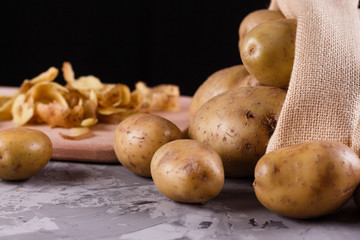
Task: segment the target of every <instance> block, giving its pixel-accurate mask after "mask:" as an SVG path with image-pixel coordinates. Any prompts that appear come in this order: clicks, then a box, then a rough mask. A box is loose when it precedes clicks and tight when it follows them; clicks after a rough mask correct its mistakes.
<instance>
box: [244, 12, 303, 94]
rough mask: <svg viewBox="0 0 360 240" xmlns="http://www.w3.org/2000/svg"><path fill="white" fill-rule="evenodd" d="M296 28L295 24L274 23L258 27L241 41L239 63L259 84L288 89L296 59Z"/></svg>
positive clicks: (285, 21) (283, 20)
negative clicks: (240, 61)
mask: <svg viewBox="0 0 360 240" xmlns="http://www.w3.org/2000/svg"><path fill="white" fill-rule="evenodd" d="M296 28H297V24H296V20H293V19H278V20H273V21H269V22H265V23H262V24H259V25H257V26H256V27H254V28H253V29H252V30H251V31H249V32H248V33H247V34H246V36H245V37H244V39H243V40H242V41H241V43H240V56H241V60H242V62H243V64H244V65H245V67H246V69H247V70H248V72H249V73H250V74H251V75H252V76H254V77H255V78H256V79H257V80H258V81H259V82H260V83H261V84H263V85H266V86H273V87H279V88H284V89H286V88H287V87H288V85H289V81H290V76H291V72H292V68H293V63H294V56H295V38H296Z"/></svg>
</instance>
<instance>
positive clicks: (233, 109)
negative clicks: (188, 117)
mask: <svg viewBox="0 0 360 240" xmlns="http://www.w3.org/2000/svg"><path fill="white" fill-rule="evenodd" d="M285 95H286V91H285V90H283V89H280V88H274V87H267V86H256V87H239V88H236V89H233V90H230V91H227V92H225V93H223V94H220V95H217V96H215V97H214V98H212V99H210V100H209V101H208V102H206V103H205V104H204V105H202V107H201V108H200V109H199V111H198V112H197V113H196V114H195V116H194V118H193V119H192V121H191V122H190V126H189V137H190V138H192V139H196V140H198V141H200V142H203V143H205V144H206V145H208V146H210V147H212V148H213V149H214V150H215V151H216V152H217V153H219V155H220V156H221V158H222V161H223V165H224V170H225V176H226V177H247V176H253V173H254V168H255V165H256V163H257V161H258V160H259V159H260V158H261V157H262V156H263V155H264V154H265V150H266V146H267V143H268V141H269V138H270V136H271V135H272V133H273V131H274V129H275V126H276V122H277V119H278V117H279V114H280V111H281V107H282V104H283V102H284V100H285Z"/></svg>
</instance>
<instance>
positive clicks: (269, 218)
mask: <svg viewBox="0 0 360 240" xmlns="http://www.w3.org/2000/svg"><path fill="white" fill-rule="evenodd" d="M251 183H252V180H251V179H241V180H234V179H227V180H226V182H225V185H224V188H223V191H222V192H221V194H220V195H219V196H218V197H217V198H215V199H213V200H212V201H209V202H208V203H206V204H181V203H176V202H173V201H171V200H169V199H168V198H166V197H164V196H163V195H162V194H160V193H159V192H158V191H157V189H156V187H155V186H154V184H153V182H152V181H151V179H147V178H142V177H139V176H136V175H134V174H132V173H131V172H129V171H128V170H127V169H125V168H123V167H122V166H121V165H119V164H87V163H75V162H61V161H51V162H49V164H48V165H47V166H46V167H45V168H44V169H43V170H42V171H41V172H40V173H39V174H37V175H36V176H35V177H33V178H31V179H29V180H27V181H21V182H8V181H1V180H0V186H1V187H0V196H1V201H0V239H39V240H41V239H52V240H55V239H86V240H89V239H156V240H162V239H224V240H226V239H248V240H255V239H292V240H295V239H322V240H326V239H359V236H360V211H359V210H358V209H357V208H356V207H355V205H354V203H353V201H352V200H351V201H349V202H348V203H347V204H346V205H345V206H344V207H343V208H342V209H341V210H340V211H338V212H336V213H334V214H332V215H330V216H327V217H324V218H321V219H316V220H307V221H304V220H293V219H289V218H284V217H281V216H279V215H277V214H275V213H272V212H270V211H268V210H266V209H265V208H264V207H262V205H260V203H259V202H258V201H257V199H256V197H255V195H254V192H253V189H252V186H251Z"/></svg>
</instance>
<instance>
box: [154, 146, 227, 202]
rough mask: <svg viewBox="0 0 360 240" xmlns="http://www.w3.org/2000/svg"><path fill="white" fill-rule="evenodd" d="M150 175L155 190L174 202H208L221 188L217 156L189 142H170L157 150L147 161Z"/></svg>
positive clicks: (221, 177) (206, 148)
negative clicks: (149, 164) (149, 160)
mask: <svg viewBox="0 0 360 240" xmlns="http://www.w3.org/2000/svg"><path fill="white" fill-rule="evenodd" d="M151 175H152V178H153V180H154V184H155V186H156V187H157V189H158V190H159V191H160V192H161V193H162V194H164V195H165V196H167V197H168V198H170V199H172V200H174V201H178V202H187V203H203V202H206V201H209V200H211V199H213V198H215V197H216V196H217V195H218V194H219V193H220V192H221V190H222V187H223V185H224V169H223V165H222V162H221V158H220V156H219V155H218V154H217V153H216V152H215V151H214V150H213V149H212V148H211V147H209V146H207V145H205V144H203V143H201V142H199V141H196V140H191V139H180V140H174V141H172V142H169V143H166V144H165V145H163V146H162V147H160V148H159V149H158V150H157V151H156V152H155V154H154V156H153V158H152V160H151Z"/></svg>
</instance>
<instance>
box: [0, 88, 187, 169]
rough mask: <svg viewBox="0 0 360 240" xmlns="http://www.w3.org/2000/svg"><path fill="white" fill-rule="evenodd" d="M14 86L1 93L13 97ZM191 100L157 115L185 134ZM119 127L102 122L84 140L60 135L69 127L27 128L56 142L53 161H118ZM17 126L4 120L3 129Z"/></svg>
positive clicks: (184, 100)
mask: <svg viewBox="0 0 360 240" xmlns="http://www.w3.org/2000/svg"><path fill="white" fill-rule="evenodd" d="M15 91H16V88H13V87H0V95H1V94H6V95H7V94H9V95H10V94H12V93H13V92H15ZM190 102H191V97H188V96H181V97H180V109H179V111H176V112H153V114H156V115H160V116H162V117H164V118H166V119H168V120H170V121H172V122H173V123H175V124H176V125H177V126H178V127H179V128H180V129H181V130H182V131H185V130H186V129H187V128H188V126H189V119H188V112H189V105H190ZM116 126H117V124H102V123H98V124H96V125H95V126H92V127H91V130H92V134H93V135H92V136H91V137H89V138H86V139H81V140H67V139H64V138H62V137H61V136H60V135H59V132H63V133H68V131H69V130H68V129H65V128H51V127H50V126H48V125H43V124H41V125H27V126H25V127H28V128H33V129H38V130H41V131H43V132H44V133H46V134H47V135H48V136H49V137H50V139H51V141H52V143H53V148H54V151H53V156H52V158H53V159H56V160H65V161H80V162H100V163H101V162H103V163H110V162H118V160H117V158H116V155H115V152H114V149H113V144H114V132H115V128H116ZM10 127H14V125H13V123H12V122H11V121H0V129H4V128H10Z"/></svg>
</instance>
